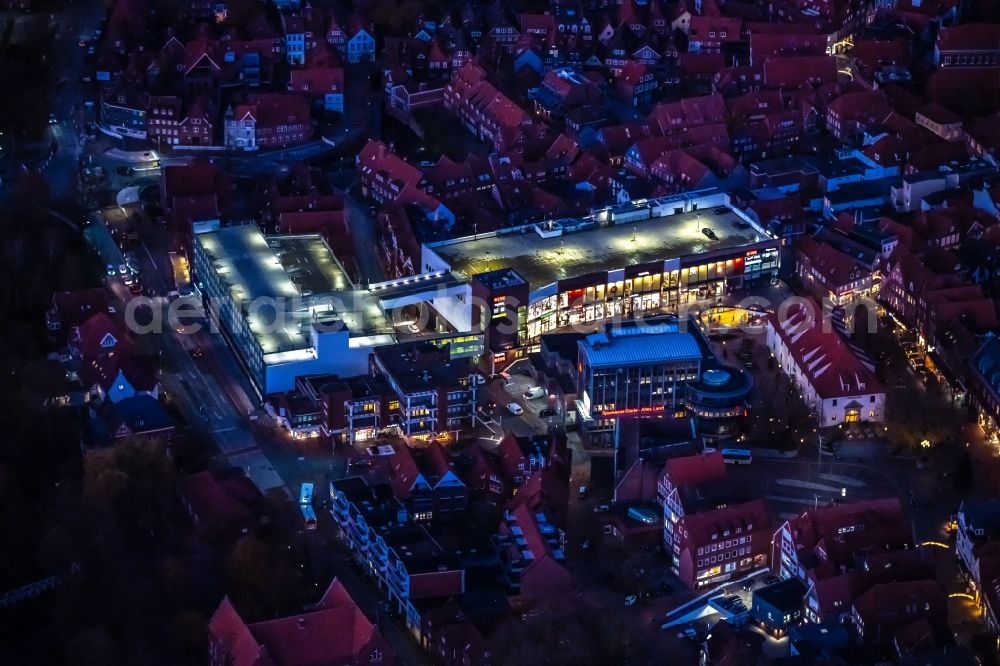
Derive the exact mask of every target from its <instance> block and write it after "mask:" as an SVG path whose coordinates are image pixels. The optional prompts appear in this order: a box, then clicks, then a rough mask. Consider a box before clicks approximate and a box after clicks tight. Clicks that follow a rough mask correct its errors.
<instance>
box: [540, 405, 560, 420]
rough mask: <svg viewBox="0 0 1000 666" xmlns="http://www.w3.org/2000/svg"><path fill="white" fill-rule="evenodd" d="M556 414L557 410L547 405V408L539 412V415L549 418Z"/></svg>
mask: <svg viewBox="0 0 1000 666" xmlns="http://www.w3.org/2000/svg"><path fill="white" fill-rule="evenodd" d="M555 415H556V410H554V409H552V408H551V407H546V408H545V409H543V410H541V411H540V412H538V416H539V417H541V418H543V419H547V418H550V417H552V416H555Z"/></svg>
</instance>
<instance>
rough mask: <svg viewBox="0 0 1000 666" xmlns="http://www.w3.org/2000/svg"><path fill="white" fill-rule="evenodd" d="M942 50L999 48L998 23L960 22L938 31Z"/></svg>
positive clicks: (939, 45) (986, 49) (938, 41)
mask: <svg viewBox="0 0 1000 666" xmlns="http://www.w3.org/2000/svg"><path fill="white" fill-rule="evenodd" d="M937 45H938V48H939V49H940V50H942V51H989V50H1000V23H962V24H959V25H953V26H950V27H948V28H942V29H941V30H940V31H939V32H938V38H937Z"/></svg>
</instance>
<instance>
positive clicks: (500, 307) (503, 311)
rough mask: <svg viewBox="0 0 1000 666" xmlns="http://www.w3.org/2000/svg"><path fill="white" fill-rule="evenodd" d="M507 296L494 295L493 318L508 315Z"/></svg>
mask: <svg viewBox="0 0 1000 666" xmlns="http://www.w3.org/2000/svg"><path fill="white" fill-rule="evenodd" d="M506 300H507V297H506V296H494V297H493V319H501V318H503V317H505V316H506V315H507V302H506Z"/></svg>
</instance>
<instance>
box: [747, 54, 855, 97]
mask: <svg viewBox="0 0 1000 666" xmlns="http://www.w3.org/2000/svg"><path fill="white" fill-rule="evenodd" d="M810 81H819V82H823V83H835V82H836V81H837V60H836V58H834V57H833V56H797V57H787V58H786V57H780V56H771V57H769V58H767V59H766V60H765V61H764V83H765V85H767V86H768V87H769V88H779V89H788V88H798V87H800V86H801V85H802V84H804V83H806V82H810Z"/></svg>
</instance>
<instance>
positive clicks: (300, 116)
mask: <svg viewBox="0 0 1000 666" xmlns="http://www.w3.org/2000/svg"><path fill="white" fill-rule="evenodd" d="M234 115H235V117H236V118H237V119H240V118H245V117H246V116H247V115H250V116H253V117H254V118H255V119H256V120H257V124H258V125H263V126H266V127H270V126H277V125H286V124H289V125H290V124H305V125H308V124H309V119H310V116H309V102H307V101H306V98H305V97H303V96H302V95H284V94H281V93H254V94H252V95H250V96H249V97H248V98H247V103H246V104H243V105H240V106H237V107H236V109H235V110H234Z"/></svg>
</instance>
